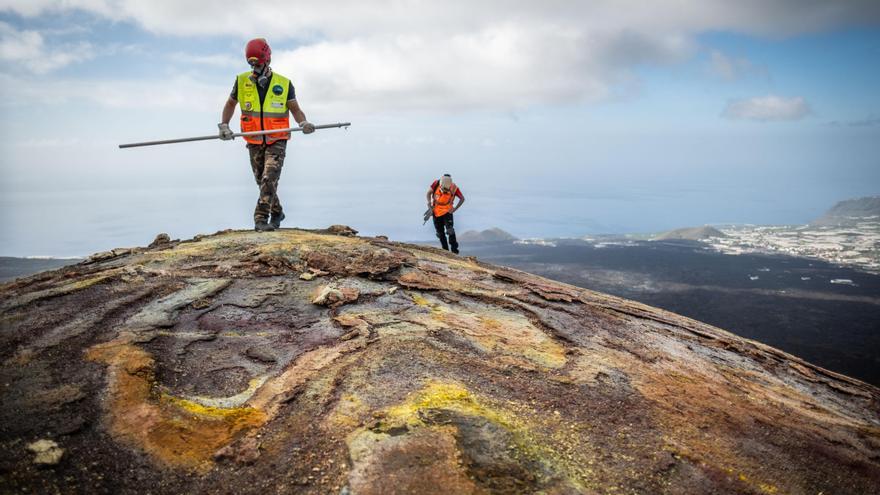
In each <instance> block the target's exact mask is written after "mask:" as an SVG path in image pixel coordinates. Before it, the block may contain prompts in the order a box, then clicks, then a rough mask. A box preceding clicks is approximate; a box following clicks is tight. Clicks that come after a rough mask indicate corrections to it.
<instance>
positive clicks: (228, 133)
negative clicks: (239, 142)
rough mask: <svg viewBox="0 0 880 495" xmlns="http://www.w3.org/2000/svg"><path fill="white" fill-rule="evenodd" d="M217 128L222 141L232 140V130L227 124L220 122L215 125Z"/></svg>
mask: <svg viewBox="0 0 880 495" xmlns="http://www.w3.org/2000/svg"><path fill="white" fill-rule="evenodd" d="M217 128H218V129H220V132H219V134H220V139H222V140H224V141H229V140H230V139H233V138H234V137H233V136H232V134H233V132H232V129H230V128H229V124H224V123H222V122H221V123H219V124H217Z"/></svg>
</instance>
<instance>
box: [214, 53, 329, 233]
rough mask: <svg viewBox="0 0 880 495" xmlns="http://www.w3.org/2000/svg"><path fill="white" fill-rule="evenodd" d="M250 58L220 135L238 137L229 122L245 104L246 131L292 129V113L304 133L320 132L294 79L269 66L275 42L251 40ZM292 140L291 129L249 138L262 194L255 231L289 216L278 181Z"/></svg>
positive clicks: (243, 129) (222, 119)
mask: <svg viewBox="0 0 880 495" xmlns="http://www.w3.org/2000/svg"><path fill="white" fill-rule="evenodd" d="M244 56H245V58H246V59H247V62H248V64H249V65H250V66H251V70H250V71H248V72H242V73H241V74H239V75H238V77H237V78H236V79H235V84H234V85H233V86H232V93H230V94H229V98H228V99H227V100H226V105H225V106H224V107H223V113H222V114H221V116H220V123H219V124H217V127H218V128H219V129H220V139H223V140H229V139H233V136H232V134H233V132H232V130H231V129H229V121H230V120H231V119H232V115H233V114H234V113H235V105H236V103H238V105H239V106H240V107H241V132H250V131H262V130H267V131H268V130H273V129H287V128H289V127H290V120H289V119H288V111H290V112H292V113H293V118H294V119H296V122H297V125H299V127H302V132H303V134H311V133H313V132H315V126H314V125H312V124H311V123H310V122H309V121H308V120H306V115H305V114H304V113H303V111H302V109H300V107H299V103H297V101H296V94H295V93H294V89H293V83H291V82H290V80H289V79H287V78H286V77H284V76H282V75H281V74H278V73H277V72H274V71H273V70H272V68H271V67H269V63H270V62H271V61H272V49H271V48H269V43H267V42H266V40H265V39H263V38H256V39H253V40H250V41H248V43H247V45H246V46H245V48H244ZM288 139H290V133H287V132H279V133H273V134H267V135H262V136H246V137H245V138H244V140H245V141H246V142H247V149H248V152H249V153H250V156H251V168H252V169H253V171H254V179H256V181H257V186H259V187H260V198H259V199H258V200H257V207H256V208H255V209H254V230H257V231H267V230H275V229H277V228H279V227H280V226H281V221H282V220H284V210H283V209H282V208H281V201H280V200H279V199H278V179H279V178H280V177H281V167H282V166H283V165H284V155H285V152H286V150H287V140H288Z"/></svg>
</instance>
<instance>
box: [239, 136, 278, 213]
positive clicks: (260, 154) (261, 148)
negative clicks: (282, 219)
mask: <svg viewBox="0 0 880 495" xmlns="http://www.w3.org/2000/svg"><path fill="white" fill-rule="evenodd" d="M247 148H248V152H249V153H250V155H251V169H253V171H254V179H256V181H257V185H258V186H259V187H260V198H259V199H258V200H257V207H256V208H254V222H265V221H267V220H268V219H269V214H272V215H275V216H278V215H281V213H282V211H283V210H282V209H281V201H280V200H279V199H278V179H280V178H281V167H283V166H284V155H285V154H286V153H287V141H286V140H280V141H275V142H274V143H272V144H269V145H266V144H248V145H247Z"/></svg>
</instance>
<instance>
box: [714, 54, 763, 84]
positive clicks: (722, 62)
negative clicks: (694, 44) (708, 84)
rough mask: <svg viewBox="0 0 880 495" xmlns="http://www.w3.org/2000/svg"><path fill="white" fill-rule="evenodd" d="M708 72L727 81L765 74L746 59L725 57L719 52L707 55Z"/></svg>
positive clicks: (725, 55)
mask: <svg viewBox="0 0 880 495" xmlns="http://www.w3.org/2000/svg"><path fill="white" fill-rule="evenodd" d="M709 71H710V72H711V73H712V74H713V75H715V76H716V77H720V78H721V79H725V80H728V81H732V80H734V79H739V78H741V77H746V76H749V75H755V74H760V73H766V71H765V70H764V69H763V68H761V67H758V66H756V65H755V64H753V63H752V62H751V61H750V60H749V59H748V58H746V57H735V56H731V55H727V54H725V53H724V52H721V51H719V50H712V51H711V52H710V54H709Z"/></svg>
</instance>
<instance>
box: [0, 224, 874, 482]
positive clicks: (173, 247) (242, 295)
mask: <svg viewBox="0 0 880 495" xmlns="http://www.w3.org/2000/svg"><path fill="white" fill-rule="evenodd" d="M304 274H307V275H306V276H303V275H304ZM0 322H2V323H0V325H2V326H0V387H2V388H0V492H2V493H11V492H15V493H28V492H32V493H55V492H61V493H142V492H143V491H144V489H145V487H149V488H150V492H151V493H350V494H392V493H417V494H431V493H456V494H458V493H475V494H484V493H535V492H540V493H550V494H568V493H769V494H773V493H812V494H815V493H876V490H877V487H878V486H880V390H878V389H877V388H875V387H872V386H870V385H867V384H865V383H862V382H860V381H858V380H855V379H851V378H848V377H846V376H842V375H839V374H836V373H833V372H830V371H827V370H824V369H822V368H819V367H817V366H814V365H812V364H810V363H807V362H804V361H803V360H801V359H798V358H796V357H794V356H791V355H788V354H785V353H783V352H781V351H779V350H776V349H774V348H771V347H768V346H765V345H762V344H759V343H756V342H753V341H749V340H745V339H742V338H739V337H736V336H734V335H732V334H730V333H727V332H725V331H723V330H720V329H717V328H714V327H711V326H708V325H705V324H702V323H699V322H696V321H693V320H690V319H687V318H684V317H681V316H678V315H675V314H672V313H669V312H666V311H662V310H659V309H656V308H652V307H648V306H645V305H642V304H639V303H636V302H632V301H628V300H624V299H620V298H616V297H612V296H608V295H604V294H600V293H596V292H592V291H588V290H584V289H579V288H576V287H572V286H568V285H564V284H560V283H557V282H552V281H549V280H546V279H543V278H540V277H537V276H533V275H529V274H526V273H523V272H519V271H516V270H512V269H507V268H502V267H498V266H492V265H488V264H484V263H480V262H478V261H477V260H474V259H463V258H459V257H455V256H452V255H448V254H446V253H445V252H443V251H439V250H436V249H432V248H425V247H418V246H413V245H407V244H400V243H394V242H389V241H388V240H386V239H382V238H361V237H356V236H355V232H354V231H353V230H352V229H349V228H343V227H342V226H334V228H333V229H328V230H327V231H303V230H289V229H284V230H278V231H275V232H270V233H255V232H245V231H224V232H219V233H217V234H214V235H210V236H197V237H196V238H195V239H193V240H191V241H177V240H170V239H169V238H167V236H165V237H163V238H162V239H161V242H154V243H153V244H151V246H150V247H147V248H133V249H116V250H112V251H108V252H104V253H99V254H98V255H96V256H93V257H91V258H89V259H88V260H86V261H84V262H83V263H80V264H79V265H74V266H69V267H65V268H62V269H59V270H55V271H52V272H44V273H41V274H37V275H35V276H32V277H29V278H26V279H19V280H16V281H14V282H11V283H7V284H5V285H2V286H0ZM35 442H42V443H39V444H36V443H35ZM35 445H37V446H39V447H40V449H37V448H36V447H35ZM43 447H45V448H43ZM37 451H39V452H40V453H43V452H51V453H53V455H52V456H50V457H51V459H49V458H48V457H47V459H49V460H50V461H51V462H41V461H35V458H34V455H35V454H34V453H35V452H37ZM61 453H63V455H61ZM41 459H42V458H41Z"/></svg>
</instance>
